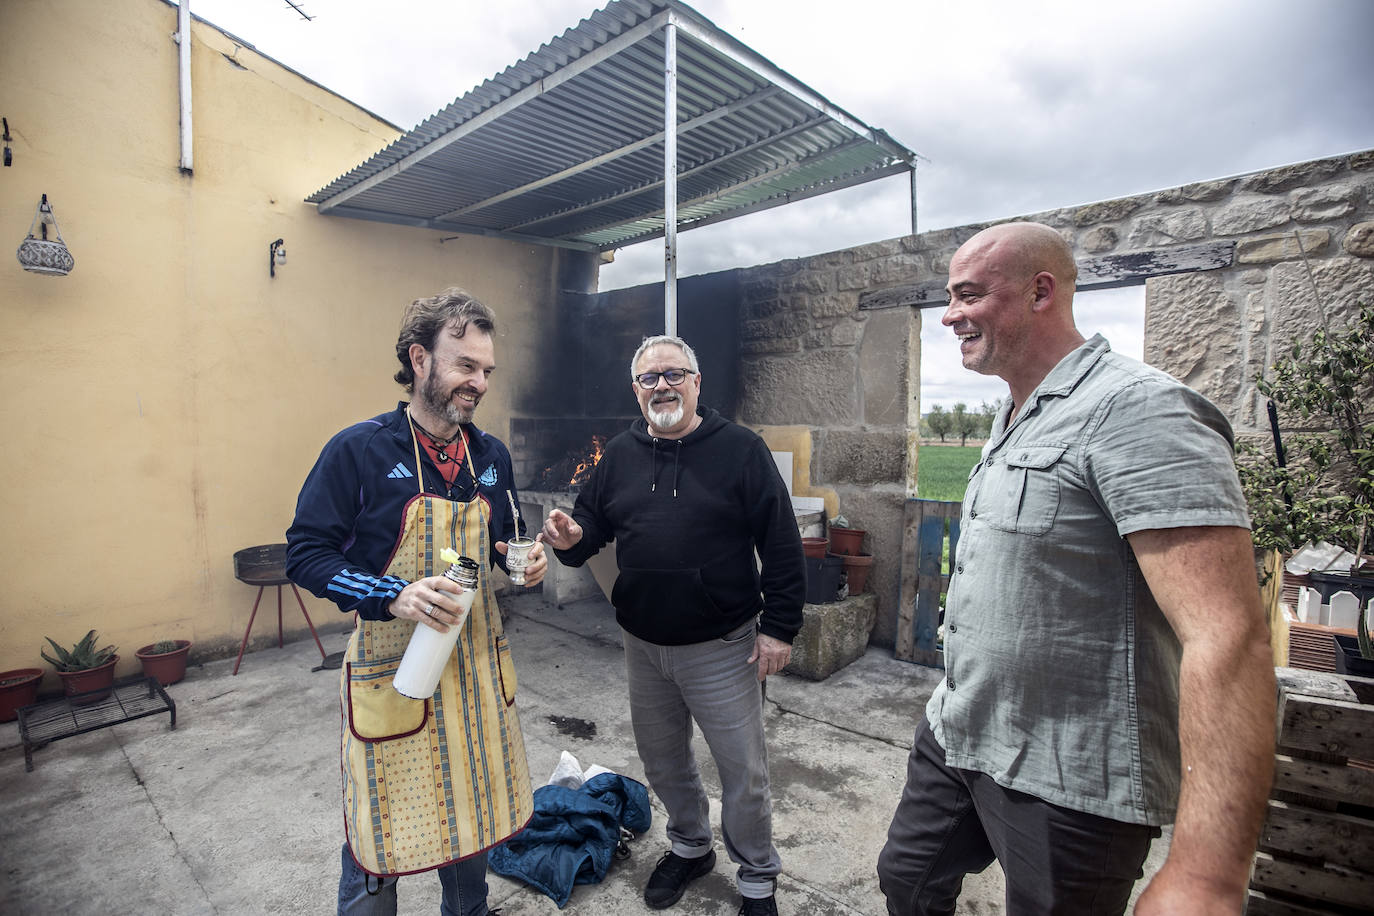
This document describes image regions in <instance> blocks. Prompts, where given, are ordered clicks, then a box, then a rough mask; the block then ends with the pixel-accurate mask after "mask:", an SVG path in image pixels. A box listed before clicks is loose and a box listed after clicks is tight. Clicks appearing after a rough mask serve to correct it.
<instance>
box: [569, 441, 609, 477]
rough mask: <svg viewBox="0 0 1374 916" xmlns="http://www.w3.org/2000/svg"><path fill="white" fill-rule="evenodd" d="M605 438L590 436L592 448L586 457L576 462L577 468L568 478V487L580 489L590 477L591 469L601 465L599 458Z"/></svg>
mask: <svg viewBox="0 0 1374 916" xmlns="http://www.w3.org/2000/svg"><path fill="white" fill-rule="evenodd" d="M605 446H606V437H605V436H592V448H591V451H589V452H587V454H586V455H584V456H582V458H581V459H580V460H579V461H578V462H577V467H576V468H574V469H573V472H572V477H569V478H568V486H570V487H580V486H582V484H584V483H586V482H587V481H588V480H589V479H591V476H592V468H594V467H596V466H597V465H598V464H600V463H601V456H602V455H603V454H604V453H605Z"/></svg>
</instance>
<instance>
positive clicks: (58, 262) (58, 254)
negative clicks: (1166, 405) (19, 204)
mask: <svg viewBox="0 0 1374 916" xmlns="http://www.w3.org/2000/svg"><path fill="white" fill-rule="evenodd" d="M35 226H37V227H38V232H39V234H40V235H41V236H42V237H41V238H34V235H33V230H34V227H35ZM48 226H52V230H53V233H54V234H55V235H56V236H57V241H55V242H53V241H49V239H48ZM17 254H18V256H19V265H20V266H21V267H23V268H24V269H25V270H28V271H32V272H33V273H36V274H47V275H48V276H52V277H65V276H66V275H67V274H69V273H71V270H72V268H73V267H75V266H76V259H75V258H73V257H72V253H71V252H70V251H68V250H67V243H66V242H64V241H62V231H61V230H60V229H58V228H57V218H56V217H55V216H53V213H52V207H51V206H49V204H48V195H46V194H44V195H43V199H42V200H41V201H39V204H38V210H37V211H36V212H35V213H34V214H33V222H32V223H30V224H29V234H28V236H26V237H25V239H24V241H22V242H20V243H19V251H18V252H17Z"/></svg>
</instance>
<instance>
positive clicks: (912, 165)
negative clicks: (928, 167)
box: [911, 162, 918, 235]
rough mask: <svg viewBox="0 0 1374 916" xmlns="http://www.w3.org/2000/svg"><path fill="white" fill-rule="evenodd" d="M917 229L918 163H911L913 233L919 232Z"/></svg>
mask: <svg viewBox="0 0 1374 916" xmlns="http://www.w3.org/2000/svg"><path fill="white" fill-rule="evenodd" d="M917 231H918V230H917V229H916V163H914V162H913V163H912V164H911V234H912V235H915V234H916V233H917Z"/></svg>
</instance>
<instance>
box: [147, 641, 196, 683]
mask: <svg viewBox="0 0 1374 916" xmlns="http://www.w3.org/2000/svg"><path fill="white" fill-rule="evenodd" d="M190 651H191V641H190V640H188V639H163V640H160V641H159V642H155V643H153V644H151V645H147V646H144V647H143V648H142V649H139V650H138V651H137V652H135V653H134V655H135V656H136V657H137V658H138V660H139V662H140V663H141V664H142V665H143V675H144V677H155V678H157V682H158V683H159V684H161V685H162V686H163V687H166V686H167V685H168V684H175V683H176V682H177V681H179V680H181V679H182V678H184V677H185V676H186V655H187V653H188V652H190Z"/></svg>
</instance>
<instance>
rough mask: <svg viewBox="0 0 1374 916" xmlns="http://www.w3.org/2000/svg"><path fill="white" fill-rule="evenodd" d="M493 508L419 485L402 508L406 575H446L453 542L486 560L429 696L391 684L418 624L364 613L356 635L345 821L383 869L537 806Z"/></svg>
mask: <svg viewBox="0 0 1374 916" xmlns="http://www.w3.org/2000/svg"><path fill="white" fill-rule="evenodd" d="M468 460H469V464H470V463H471V458H470V457H469V459H468ZM416 466H417V468H418V466H419V455H418V446H417V455H416ZM417 476H418V475H417ZM489 514H490V510H489V509H488V508H487V506H486V504H485V503H484V502H483V501H482V500H481V499H480V498H478V497H477V496H476V495H474V497H473V499H472V501H471V502H465V503H463V502H451V501H449V500H446V499H443V498H442V497H439V496H434V495H432V494H428V493H425V492H424V490H423V485H422V487H421V491H420V494H419V495H418V496H416V497H415V498H413V499H412V500H411V501H410V502H409V503H407V504H406V511H405V522H404V525H403V527H402V531H401V537H400V540H399V542H398V543H397V545H396V548H395V550H394V551H393V553H392V558H391V562H390V563H389V564H388V565H387V568H386V573H387V574H388V575H393V576H398V577H400V578H402V579H405V580H406V581H408V582H414V581H415V580H416V579H421V578H424V577H425V576H432V575H436V574H441V573H442V571H443V567H444V566H445V565H446V564H443V563H442V561H439V560H438V559H437V558H438V555H439V551H440V550H441V549H442V548H444V547H448V546H452V547H454V548H455V549H456V550H457V551H458V552H459V553H460V554H462V555H464V556H468V557H472V558H473V559H475V560H477V562H478V564H479V565H480V567H481V571H480V573H479V583H478V592H477V595H476V598H475V600H474V601H473V603H472V612H471V614H470V615H469V616H468V621H467V624H466V625H465V626H464V628H463V633H462V635H461V636H460V637H459V639H458V646H457V649H456V651H455V652H454V654H453V655H452V656H450V657H449V661H448V665H447V666H446V667H445V668H444V673H443V675H442V676H441V677H440V679H439V687H438V688H437V689H436V690H435V691H434V696H433V697H431V698H430V699H428V700H412V699H409V698H407V697H404V696H401V694H399V693H397V692H396V690H395V688H393V687H392V686H391V681H392V678H393V677H394V676H395V674H396V668H397V667H398V666H399V665H400V663H401V655H402V654H403V653H404V652H405V648H406V644H407V643H408V642H409V641H410V634H411V632H412V631H413V630H414V629H415V626H416V624H415V622H414V621H410V620H384V621H378V620H363V619H362V618H359V619H358V625H357V627H356V628H355V629H354V631H353V636H352V638H351V639H350V640H349V643H348V650H347V652H346V653H345V656H344V668H343V672H342V677H341V679H340V701H341V703H342V706H343V715H344V727H343V738H342V750H343V782H344V820H345V826H346V828H347V831H348V845H349V848H350V849H351V850H352V851H353V857H354V858H355V859H357V861H358V864H359V865H360V866H362V868H363V869H364V870H366V871H368V872H371V873H372V874H375V875H387V876H390V875H405V874H412V873H414V872H419V871H427V870H429V869H433V868H438V867H440V866H443V865H447V864H448V863H450V862H453V861H456V860H458V859H463V858H466V857H468V856H471V855H473V854H475V853H479V852H481V851H483V850H485V849H487V848H489V847H491V846H493V845H495V844H496V843H499V842H501V841H502V840H504V839H506V838H507V837H509V836H510V835H512V834H513V833H515V832H517V831H518V830H520V829H521V828H522V827H524V826H525V823H526V822H527V821H528V820H529V818H530V814H531V813H532V811H533V807H534V805H533V800H532V798H531V793H530V778H529V768H528V764H527V762H526V760H525V742H524V738H523V736H522V735H521V733H520V719H519V715H518V713H517V711H516V707H515V685H516V682H515V667H514V666H513V664H512V663H511V657H510V649H509V647H508V646H507V644H506V635H505V633H504V632H503V630H502V628H501V615H500V612H499V610H498V608H497V605H496V600H495V598H494V597H493V595H492V591H491V582H490V579H489V577H488V566H487V562H486V560H487V557H488V556H489V555H490V551H489V545H488V542H487V541H488V529H487V521H488V517H489Z"/></svg>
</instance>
